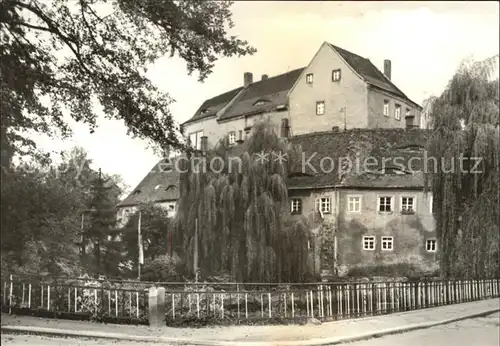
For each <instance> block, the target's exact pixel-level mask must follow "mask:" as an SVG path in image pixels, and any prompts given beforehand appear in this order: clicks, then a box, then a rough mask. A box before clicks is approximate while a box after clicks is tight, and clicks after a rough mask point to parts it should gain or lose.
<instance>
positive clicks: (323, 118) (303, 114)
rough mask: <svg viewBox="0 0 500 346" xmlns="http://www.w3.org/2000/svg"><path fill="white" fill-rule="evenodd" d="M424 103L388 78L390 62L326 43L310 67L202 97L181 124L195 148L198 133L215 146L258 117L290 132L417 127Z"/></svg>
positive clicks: (248, 79)
mask: <svg viewBox="0 0 500 346" xmlns="http://www.w3.org/2000/svg"><path fill="white" fill-rule="evenodd" d="M421 110H422V107H421V106H420V105H418V104H417V103H415V102H414V101H412V100H411V99H410V98H408V97H407V96H406V95H405V94H404V93H403V92H402V91H401V90H400V89H399V88H398V87H397V86H396V85H394V83H393V82H392V81H391V61H390V60H385V62H384V72H381V71H380V70H379V69H378V68H377V67H376V66H375V65H373V63H372V62H370V60H369V59H366V58H363V57H361V56H359V55H357V54H354V53H351V52H349V51H347V50H345V49H342V48H340V47H337V46H334V45H332V44H330V43H328V42H324V43H323V44H322V45H321V47H320V49H319V50H318V51H317V52H316V54H315V55H314V57H313V59H312V60H311V61H310V63H309V64H308V66H306V67H303V68H299V69H296V70H293V71H288V72H286V73H283V74H281V75H278V76H274V77H269V76H267V75H263V76H262V78H261V79H260V80H258V81H254V78H253V74H252V73H250V72H246V73H245V74H244V76H243V85H242V86H241V87H239V88H236V89H233V90H231V91H228V92H226V93H223V94H221V95H218V96H216V97H214V98H211V99H209V100H206V101H205V102H203V104H202V105H201V106H200V108H198V110H197V111H196V113H195V114H194V115H193V116H192V117H191V118H190V119H189V120H188V121H186V122H185V123H184V124H182V127H183V131H184V133H185V134H186V136H187V138H188V139H189V141H190V142H191V144H192V145H193V146H194V147H197V148H200V146H201V137H207V140H208V145H209V146H213V145H215V144H216V143H217V141H219V140H220V139H221V138H223V137H225V136H227V138H228V141H229V142H230V144H236V142H237V141H243V140H244V139H245V136H247V135H248V134H249V133H250V131H251V128H252V126H253V124H254V123H255V122H256V121H261V120H268V121H270V122H271V123H272V124H274V125H275V126H276V129H277V130H279V129H280V127H281V124H282V123H286V124H287V126H288V128H289V134H291V135H292V136H294V135H300V134H304V133H311V132H318V131H329V130H332V129H334V128H338V129H340V130H344V129H353V128H406V127H411V128H413V127H418V126H419V124H420V111H421Z"/></svg>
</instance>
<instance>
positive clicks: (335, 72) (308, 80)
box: [306, 69, 342, 84]
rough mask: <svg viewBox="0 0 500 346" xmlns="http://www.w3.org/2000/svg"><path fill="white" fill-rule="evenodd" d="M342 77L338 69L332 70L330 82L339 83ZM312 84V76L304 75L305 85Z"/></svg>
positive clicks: (310, 74)
mask: <svg viewBox="0 0 500 346" xmlns="http://www.w3.org/2000/svg"><path fill="white" fill-rule="evenodd" d="M341 77H342V75H341V71H340V69H335V70H332V82H340V78H341ZM313 82H314V74H313V73H308V74H306V83H307V84H313Z"/></svg>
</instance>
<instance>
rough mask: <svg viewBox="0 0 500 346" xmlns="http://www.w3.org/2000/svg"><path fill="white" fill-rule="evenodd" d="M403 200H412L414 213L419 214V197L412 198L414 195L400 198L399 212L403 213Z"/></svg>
mask: <svg viewBox="0 0 500 346" xmlns="http://www.w3.org/2000/svg"><path fill="white" fill-rule="evenodd" d="M403 198H412V199H413V204H412V207H413V213H414V214H416V213H417V196H412V195H403V196H400V197H399V212H400V213H402V212H403Z"/></svg>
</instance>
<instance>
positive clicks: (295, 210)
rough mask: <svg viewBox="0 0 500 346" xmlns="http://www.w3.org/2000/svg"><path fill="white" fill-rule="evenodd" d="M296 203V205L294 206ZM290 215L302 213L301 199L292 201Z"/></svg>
mask: <svg viewBox="0 0 500 346" xmlns="http://www.w3.org/2000/svg"><path fill="white" fill-rule="evenodd" d="M294 202H296V203H295V204H294ZM297 202H298V203H297ZM290 213H292V214H300V213H302V200H301V199H300V198H292V199H291V200H290Z"/></svg>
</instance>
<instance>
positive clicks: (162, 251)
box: [122, 205, 172, 266]
mask: <svg viewBox="0 0 500 346" xmlns="http://www.w3.org/2000/svg"><path fill="white" fill-rule="evenodd" d="M138 223H139V212H136V213H135V214H134V215H132V216H131V217H130V219H129V220H128V222H127V224H126V225H125V227H124V228H123V230H122V234H123V236H122V241H123V244H124V246H125V248H126V255H125V258H127V259H129V260H132V262H133V263H134V265H135V266H137V261H138V259H139V249H138ZM171 227H172V226H171V219H170V218H169V216H168V211H167V210H165V209H163V208H162V207H160V206H158V205H146V206H143V207H142V208H141V239H142V244H143V249H144V262H145V264H146V263H148V262H150V261H154V260H155V259H156V258H158V257H160V256H162V255H167V249H168V242H169V232H170V231H171Z"/></svg>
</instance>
